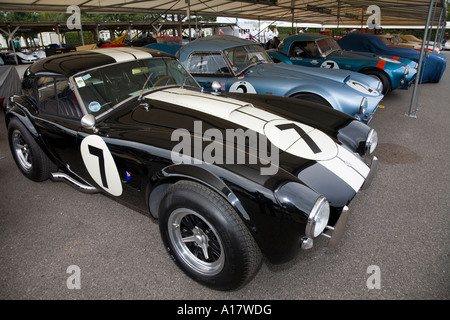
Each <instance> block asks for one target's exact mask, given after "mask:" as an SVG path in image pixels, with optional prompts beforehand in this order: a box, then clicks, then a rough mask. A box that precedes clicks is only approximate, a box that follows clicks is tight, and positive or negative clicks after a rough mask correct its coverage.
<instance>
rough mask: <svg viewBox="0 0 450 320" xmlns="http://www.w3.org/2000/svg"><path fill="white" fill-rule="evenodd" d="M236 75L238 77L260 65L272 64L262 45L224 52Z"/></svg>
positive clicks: (236, 48) (241, 47) (246, 46)
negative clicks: (250, 68)
mask: <svg viewBox="0 0 450 320" xmlns="http://www.w3.org/2000/svg"><path fill="white" fill-rule="evenodd" d="M224 54H225V56H226V57H227V59H228V61H229V62H230V65H231V69H232V70H233V72H234V74H236V75H238V74H240V73H242V72H244V71H245V70H247V69H248V68H249V67H251V66H253V65H255V64H258V63H268V62H272V59H271V58H270V57H269V55H268V54H267V53H266V51H265V50H264V48H263V47H261V46H260V45H257V44H256V45H245V46H240V47H235V48H230V49H226V50H224Z"/></svg>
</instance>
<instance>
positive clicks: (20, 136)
mask: <svg viewBox="0 0 450 320" xmlns="http://www.w3.org/2000/svg"><path fill="white" fill-rule="evenodd" d="M8 142H9V147H10V149H11V153H12V155H13V158H14V161H15V162H16V165H17V167H18V168H19V169H20V171H21V172H22V173H23V174H24V175H25V177H27V178H28V179H30V180H33V181H37V182H40V181H44V180H47V179H48V178H50V173H51V171H52V170H55V169H56V166H55V165H54V164H53V163H52V162H51V161H50V159H49V158H48V157H47V155H46V154H45V153H44V152H43V151H42V149H41V148H40V147H39V145H38V144H37V142H36V141H35V140H34V139H33V137H32V136H31V134H30V132H28V130H27V129H26V128H25V126H24V125H23V124H22V122H20V121H19V120H18V119H17V118H13V119H11V121H10V123H9V125H8Z"/></svg>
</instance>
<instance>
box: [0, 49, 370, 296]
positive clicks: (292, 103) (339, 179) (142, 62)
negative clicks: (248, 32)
mask: <svg viewBox="0 0 450 320" xmlns="http://www.w3.org/2000/svg"><path fill="white" fill-rule="evenodd" d="M22 85H23V89H24V94H23V95H22V96H12V97H10V98H9V99H8V105H7V111H6V116H5V119H6V124H7V128H8V139H9V144H10V148H11V152H12V154H13V156H14V159H15V161H16V163H17V166H18V167H19V169H20V170H21V172H22V173H23V174H24V175H25V176H26V177H28V178H30V179H31V180H34V181H43V180H46V179H49V178H50V179H52V180H55V181H60V180H63V181H66V182H68V183H69V184H71V185H72V186H74V187H76V188H77V189H79V190H81V191H84V192H91V193H94V192H103V193H105V194H106V195H108V196H110V197H113V198H115V199H117V200H118V201H120V202H121V203H125V204H128V205H130V206H132V207H133V208H136V209H137V210H139V211H145V212H147V213H149V216H150V217H152V218H154V219H156V220H157V221H158V222H159V226H160V232H161V236H162V239H163V242H164V244H165V246H166V248H167V250H168V252H169V254H170V256H171V257H172V258H173V260H174V261H175V262H176V263H177V264H178V266H179V267H180V268H181V269H182V270H183V271H184V272H186V274H188V275H189V276H190V277H192V278H193V279H195V280H196V281H198V282H200V283H202V284H204V285H207V286H209V287H212V288H214V289H219V290H231V289H235V288H238V287H240V286H242V285H244V284H245V283H246V282H248V281H249V280H250V279H251V277H252V275H253V274H254V273H256V271H257V270H258V267H259V266H260V263H261V261H262V256H263V255H264V256H265V257H266V258H267V259H268V261H270V262H271V263H283V262H286V261H288V260H290V259H291V258H293V257H294V255H295V254H296V253H297V252H298V249H299V248H303V249H308V248H311V247H312V246H313V239H314V238H316V237H318V236H319V235H321V234H322V235H325V236H327V237H330V238H331V239H330V242H331V244H333V245H334V244H335V243H337V242H338V241H339V237H340V235H341V234H342V232H343V230H344V228H345V221H346V218H347V217H348V214H349V211H348V205H349V203H350V201H351V200H352V199H353V197H354V196H355V195H356V193H357V192H358V191H359V190H360V189H363V188H365V187H367V186H368V185H369V184H370V181H371V180H372V177H373V174H374V172H375V167H376V166H375V165H376V163H377V161H376V158H375V157H374V158H373V159H372V162H371V165H370V166H368V165H367V164H366V162H365V160H364V158H366V156H367V155H369V154H370V153H371V152H372V151H373V150H374V148H375V147H376V144H377V135H376V132H375V131H374V130H373V129H371V128H370V127H368V126H367V125H366V124H364V123H362V122H360V121H358V120H356V119H354V118H352V117H350V116H348V115H346V114H344V113H341V112H338V111H335V110H332V109H331V108H326V107H323V106H320V105H317V104H314V103H308V102H304V101H299V100H296V99H291V98H285V97H276V96H270V95H256V94H227V95H225V94H221V95H219V94H217V93H203V92H202V89H201V88H200V87H199V85H198V83H197V82H196V81H195V80H194V79H193V78H192V77H191V75H190V74H189V73H188V72H187V71H186V70H185V69H184V67H183V66H182V65H181V64H180V63H179V61H178V60H176V59H175V57H173V56H171V55H169V54H165V53H162V52H159V51H154V50H149V49H143V48H113V49H112V48H111V49H99V50H93V51H82V52H74V53H66V54H62V55H55V56H52V57H48V58H44V59H41V60H39V61H38V62H36V63H34V64H33V65H31V66H30V67H29V68H28V69H27V70H26V71H25V74H24V78H23V83H22ZM367 160H369V159H367Z"/></svg>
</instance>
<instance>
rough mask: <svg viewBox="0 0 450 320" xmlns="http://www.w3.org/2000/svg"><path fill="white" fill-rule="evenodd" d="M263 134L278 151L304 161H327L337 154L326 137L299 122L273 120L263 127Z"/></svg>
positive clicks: (335, 148)
mask: <svg viewBox="0 0 450 320" xmlns="http://www.w3.org/2000/svg"><path fill="white" fill-rule="evenodd" d="M264 134H265V135H266V137H267V138H268V139H269V140H270V142H271V143H272V144H273V145H275V146H276V147H277V148H278V149H280V150H283V151H286V152H288V153H291V154H293V155H296V156H297V157H301V158H304V159H310V160H316V161H320V160H329V159H333V158H334V157H336V155H337V152H338V149H337V145H336V143H335V142H334V141H333V140H332V139H331V138H330V137H329V136H328V135H326V134H325V133H323V132H322V131H320V130H318V129H315V128H313V127H311V126H308V125H306V124H303V123H300V122H295V121H289V120H287V119H274V120H271V121H268V122H267V124H266V125H265V126H264Z"/></svg>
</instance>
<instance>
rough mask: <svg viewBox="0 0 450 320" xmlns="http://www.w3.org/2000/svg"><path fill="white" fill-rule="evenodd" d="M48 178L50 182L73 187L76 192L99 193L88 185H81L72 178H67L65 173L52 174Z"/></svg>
mask: <svg viewBox="0 0 450 320" xmlns="http://www.w3.org/2000/svg"><path fill="white" fill-rule="evenodd" d="M50 178H51V180H52V181H55V182H59V181H63V182H66V183H67V184H69V185H70V186H72V187H74V188H75V189H77V190H78V191H81V192H84V193H99V192H100V190H99V189H97V188H95V187H93V186H91V185H89V184H84V183H81V182H79V181H77V180H75V179H74V178H72V177H71V176H69V175H67V174H65V173H62V172H52V174H51V177H50Z"/></svg>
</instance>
